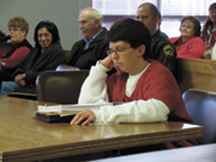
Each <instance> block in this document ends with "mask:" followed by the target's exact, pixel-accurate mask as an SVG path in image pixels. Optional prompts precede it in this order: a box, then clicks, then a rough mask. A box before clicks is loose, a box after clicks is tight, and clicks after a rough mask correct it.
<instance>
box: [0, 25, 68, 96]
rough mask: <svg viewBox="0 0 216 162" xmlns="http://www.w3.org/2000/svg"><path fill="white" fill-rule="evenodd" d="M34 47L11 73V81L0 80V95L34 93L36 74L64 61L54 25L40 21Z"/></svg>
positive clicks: (63, 54)
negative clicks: (0, 83) (0, 81)
mask: <svg viewBox="0 0 216 162" xmlns="http://www.w3.org/2000/svg"><path fill="white" fill-rule="evenodd" d="M34 40H35V42H36V45H35V47H34V48H33V49H32V50H31V51H30V53H29V54H28V56H27V57H26V59H25V60H24V61H23V62H22V63H21V64H20V65H19V67H18V68H17V69H16V70H15V72H14V73H13V78H14V81H13V82H10V81H8V82H2V86H1V90H0V95H2V96H5V95H7V94H8V93H10V92H14V91H15V92H26V93H36V85H35V81H36V78H37V76H38V75H40V74H41V73H42V72H44V71H47V70H55V69H56V67H57V66H58V65H59V64H64V63H65V62H66V55H65V52H64V50H63V48H62V46H61V44H60V37H59V33H58V29H57V27H56V25H55V24H54V23H52V22H49V21H41V22H39V24H38V25H37V26H36V28H35V33H34Z"/></svg>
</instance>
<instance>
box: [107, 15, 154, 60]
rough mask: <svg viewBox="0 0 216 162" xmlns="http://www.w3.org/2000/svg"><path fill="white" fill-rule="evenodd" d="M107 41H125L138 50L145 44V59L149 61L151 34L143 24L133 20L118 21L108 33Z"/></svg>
mask: <svg viewBox="0 0 216 162" xmlns="http://www.w3.org/2000/svg"><path fill="white" fill-rule="evenodd" d="M106 40H107V41H108V42H117V41H125V42H127V43H129V44H130V46H131V47H132V48H137V47H138V46H140V45H141V44H143V45H145V47H146V51H145V54H144V55H143V58H144V59H145V60H147V59H148V57H149V55H150V47H151V34H150V32H149V30H148V29H147V28H146V26H145V25H144V24H143V23H142V22H139V21H136V20H134V19H132V18H123V19H121V20H118V21H116V22H115V23H114V24H113V25H112V26H111V28H110V30H109V31H108V32H107V35H106Z"/></svg>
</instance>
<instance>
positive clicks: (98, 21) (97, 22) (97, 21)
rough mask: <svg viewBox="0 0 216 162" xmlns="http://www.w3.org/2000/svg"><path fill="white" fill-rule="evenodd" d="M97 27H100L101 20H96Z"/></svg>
mask: <svg viewBox="0 0 216 162" xmlns="http://www.w3.org/2000/svg"><path fill="white" fill-rule="evenodd" d="M95 26H96V27H99V26H100V20H99V19H95Z"/></svg>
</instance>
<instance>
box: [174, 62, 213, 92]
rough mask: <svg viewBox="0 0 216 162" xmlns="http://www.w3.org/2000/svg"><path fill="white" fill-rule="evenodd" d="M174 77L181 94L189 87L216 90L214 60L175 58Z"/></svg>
mask: <svg viewBox="0 0 216 162" xmlns="http://www.w3.org/2000/svg"><path fill="white" fill-rule="evenodd" d="M176 79H177V82H178V85H179V87H180V90H181V92H182V94H183V93H184V92H185V91H186V90H188V89H191V88H193V89H198V90H204V91H213V92H216V60H205V59H189V58H177V61H176Z"/></svg>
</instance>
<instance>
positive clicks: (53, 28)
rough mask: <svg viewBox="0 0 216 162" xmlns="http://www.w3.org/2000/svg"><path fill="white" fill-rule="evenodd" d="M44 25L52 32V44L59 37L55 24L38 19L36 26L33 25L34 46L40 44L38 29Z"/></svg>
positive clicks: (58, 39)
mask: <svg viewBox="0 0 216 162" xmlns="http://www.w3.org/2000/svg"><path fill="white" fill-rule="evenodd" d="M43 27H45V28H46V29H47V30H48V31H49V32H50V33H51V34H52V44H53V43H55V42H57V41H60V37H59V31H58V28H57V26H56V25H55V24H54V23H53V22H50V21H40V22H39V23H38V24H37V26H36V27H35V32H34V41H35V43H36V46H38V47H39V46H40V45H39V42H38V30H39V29H41V28H43Z"/></svg>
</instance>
